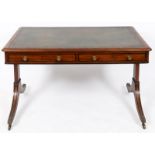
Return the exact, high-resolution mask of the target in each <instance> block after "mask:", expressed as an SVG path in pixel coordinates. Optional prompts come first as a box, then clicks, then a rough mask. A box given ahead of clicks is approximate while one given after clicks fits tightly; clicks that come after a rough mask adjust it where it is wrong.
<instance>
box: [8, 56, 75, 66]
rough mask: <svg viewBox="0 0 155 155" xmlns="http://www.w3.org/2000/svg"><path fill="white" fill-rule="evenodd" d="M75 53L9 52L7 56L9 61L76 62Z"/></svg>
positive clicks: (26, 62) (23, 62) (24, 62)
mask: <svg viewBox="0 0 155 155" xmlns="http://www.w3.org/2000/svg"><path fill="white" fill-rule="evenodd" d="M74 61H75V55H74V54H59V53H58V54H46V53H45V54H38V53H37V54H32V53H31V54H23V53H22V54H17V53H16V54H12V53H10V54H8V55H7V56H6V62H7V63H21V64H29V63H30V64H31V63H32V64H33V63H36V64H37V63H38V64H39V63H40V64H42V63H49V64H50V63H63V62H64V63H65V62H74Z"/></svg>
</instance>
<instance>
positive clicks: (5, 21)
mask: <svg viewBox="0 0 155 155" xmlns="http://www.w3.org/2000/svg"><path fill="white" fill-rule="evenodd" d="M154 6H155V5H154V0H147V1H146V0H12V1H11V0H0V48H1V49H2V48H3V46H4V45H5V43H6V42H7V41H8V39H10V37H11V36H12V34H13V33H14V32H15V31H16V30H17V28H18V27H20V26H112V25H114V26H120V25H123V26H124V25H132V26H134V27H135V28H136V29H137V30H138V32H140V34H141V35H142V36H143V37H144V39H145V40H146V41H147V42H148V44H149V45H150V46H151V47H152V49H153V51H152V52H151V53H150V63H149V64H146V65H141V94H142V104H143V107H144V112H145V115H146V118H147V122H148V123H147V130H146V131H145V132H154V131H155V95H154V92H155V82H154V79H155V72H154V68H155V53H154V49H155V44H154V43H155V37H154V36H155V17H154V15H155V9H154ZM21 69H22V70H21V77H22V80H23V82H26V83H27V84H28V88H27V91H26V93H25V95H22V96H21V98H20V101H19V107H18V111H17V114H16V117H15V121H14V126H13V129H12V131H11V132H58V131H60V132H95V133H97V132H144V131H143V130H142V129H141V127H140V121H139V118H138V116H137V112H136V109H135V105H134V99H133V96H132V94H131V95H130V94H127V92H126V88H125V83H126V82H130V81H131V76H132V66H131V65H103V66H98V65H94V66H87V65H81V66H71V65H68V66H46V65H45V66H43V65H42V66H40V65H38V66H32V65H30V66H22V67H21ZM34 72H35V74H34ZM116 74H117V77H118V78H117V79H116V78H114V77H115V76H116ZM83 76H85V77H84V79H83ZM87 76H89V77H92V78H89V77H87ZM36 78H37V80H36ZM12 82H13V67H12V66H11V65H4V55H3V53H2V52H1V53H0V132H7V117H8V114H9V110H10V106H11V100H12ZM101 152H102V151H101ZM139 153H140V152H139ZM147 153H148V152H147ZM89 154H91V151H90V152H89ZM130 154H131V153H130Z"/></svg>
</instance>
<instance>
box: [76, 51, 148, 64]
mask: <svg viewBox="0 0 155 155" xmlns="http://www.w3.org/2000/svg"><path fill="white" fill-rule="evenodd" d="M79 61H81V62H93V63H119V62H120V63H123V62H124V63H130V62H146V61H147V56H146V54H145V53H137V54H135V53H134V54H133V53H129V54H124V53H122V54H120V53H119V54H116V53H112V54H96V53H94V54H93V53H92V54H79Z"/></svg>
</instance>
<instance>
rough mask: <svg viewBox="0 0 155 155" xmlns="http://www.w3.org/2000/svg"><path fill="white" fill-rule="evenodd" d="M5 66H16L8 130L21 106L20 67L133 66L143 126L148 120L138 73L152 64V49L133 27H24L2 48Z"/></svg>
mask: <svg viewBox="0 0 155 155" xmlns="http://www.w3.org/2000/svg"><path fill="white" fill-rule="evenodd" d="M2 51H4V53H5V63H6V64H13V65H14V89H13V92H14V93H13V100H12V107H11V111H10V115H9V118H8V129H9V130H10V129H11V126H12V122H13V120H14V117H15V113H16V109H17V106H18V99H19V94H20V93H23V92H24V90H25V88H26V85H25V84H21V78H20V72H19V66H20V65H21V64H24V65H26V64H100V65H101V64H133V65H134V70H133V78H132V84H129V83H127V84H126V86H127V90H128V92H132V93H133V94H134V98H135V103H136V108H137V112H138V114H139V118H140V120H141V122H142V127H143V128H144V129H145V128H146V125H145V124H146V119H145V116H144V113H143V109H142V105H141V99H140V82H139V70H140V67H139V66H140V64H141V63H148V62H149V51H151V48H150V47H149V46H148V45H147V43H146V42H145V41H144V40H143V39H142V37H141V36H140V35H139V34H138V33H137V31H136V30H135V29H134V28H133V27H21V28H19V29H18V31H17V32H16V33H15V34H14V35H13V37H12V38H11V39H10V41H9V42H8V43H7V44H6V46H5V47H4V48H3V50H2Z"/></svg>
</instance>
